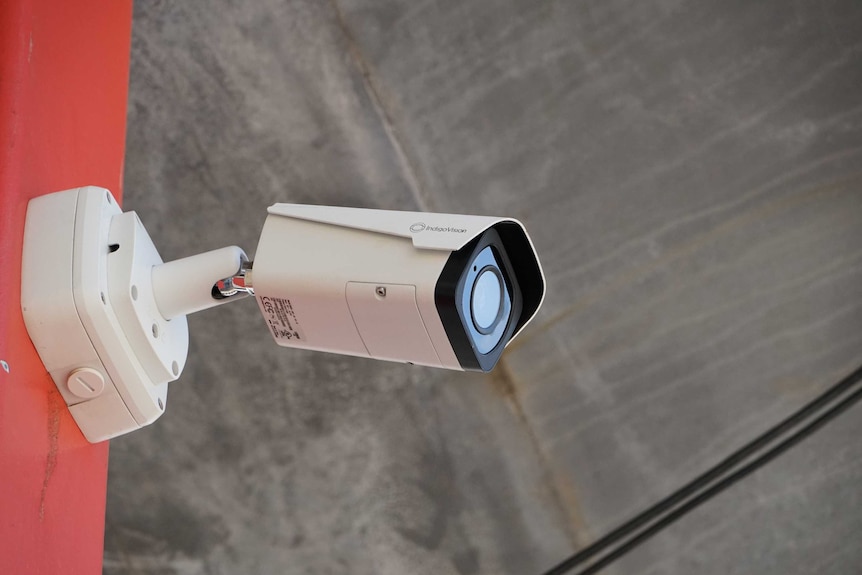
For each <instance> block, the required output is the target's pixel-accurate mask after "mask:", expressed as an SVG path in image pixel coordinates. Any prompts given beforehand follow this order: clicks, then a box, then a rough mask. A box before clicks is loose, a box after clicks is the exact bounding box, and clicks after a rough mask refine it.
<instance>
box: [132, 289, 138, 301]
mask: <svg viewBox="0 0 862 575" xmlns="http://www.w3.org/2000/svg"><path fill="white" fill-rule="evenodd" d="M132 299H133V300H137V299H138V286H132Z"/></svg>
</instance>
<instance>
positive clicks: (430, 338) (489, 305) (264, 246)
mask: <svg viewBox="0 0 862 575" xmlns="http://www.w3.org/2000/svg"><path fill="white" fill-rule="evenodd" d="M268 212H269V213H268V216H267V219H266V222H265V223H264V226H263V231H262V233H261V236H260V242H259V244H258V247H257V252H256V254H255V261H254V268H253V275H252V278H251V279H252V280H253V282H252V283H253V286H254V292H255V297H256V298H257V301H258V305H259V306H260V310H261V313H262V314H263V316H264V319H265V321H266V323H267V325H268V327H269V330H270V333H271V334H272V336H273V338H274V339H275V341H276V343H278V344H279V345H282V346H286V347H295V348H303V349H311V350H317V351H328V352H335V353H342V354H348V355H355V356H361V357H372V358H375V359H383V360H389V361H398V362H404V363H413V364H420V365H428V366H433V367H444V368H449V369H458V370H473V371H485V372H487V371H490V370H491V369H492V368H493V367H494V365H495V364H496V363H497V361H498V360H499V358H500V355H501V354H502V352H503V349H504V348H505V347H506V345H507V344H508V343H509V342H510V341H511V340H512V339H513V338H514V337H515V336H517V334H518V333H519V332H520V331H521V330H522V329H523V328H524V326H525V325H526V324H527V323H528V322H529V321H530V320H531V319H532V318H533V317H534V316H535V314H536V312H537V311H538V309H539V306H540V305H541V303H542V300H543V298H544V294H545V280H544V275H543V273H542V268H541V264H540V263H539V260H538V257H537V256H536V252H535V249H534V248H533V244H532V242H531V240H530V238H529V236H528V235H527V232H526V230H525V229H524V227H523V225H522V224H521V223H520V222H519V221H517V220H514V219H511V218H495V217H484V216H465V215H457V214H430V213H422V212H400V211H389V210H370V209H361V208H342V207H331V206H310V205H298V204H275V205H273V206H271V207H270V208H269V210H268Z"/></svg>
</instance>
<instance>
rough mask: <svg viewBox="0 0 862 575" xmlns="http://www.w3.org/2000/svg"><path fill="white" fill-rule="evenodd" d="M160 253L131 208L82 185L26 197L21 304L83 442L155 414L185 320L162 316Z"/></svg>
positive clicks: (177, 359) (184, 349)
mask: <svg viewBox="0 0 862 575" xmlns="http://www.w3.org/2000/svg"><path fill="white" fill-rule="evenodd" d="M161 263H162V260H161V258H160V257H159V254H158V252H157V251H156V249H155V247H154V246H153V243H152V241H151V240H150V237H149V235H148V234H147V232H146V230H145V229H144V227H143V226H142V225H141V222H140V220H139V219H138V218H137V216H136V215H135V214H134V212H129V213H125V214H124V213H122V211H121V210H120V207H119V206H118V205H117V203H116V202H115V201H114V199H113V197H112V196H111V194H110V192H108V191H107V190H105V189H103V188H97V187H94V186H88V187H83V188H77V189H73V190H68V191H65V192H58V193H54V194H49V195H46V196H42V197H39V198H35V199H33V200H31V201H30V203H29V205H28V208H27V219H26V224H25V230H24V252H23V263H22V270H21V307H22V312H23V315H24V322H25V324H26V326H27V331H28V333H29V334H30V338H31V339H32V341H33V343H34V345H35V346H36V350H37V351H38V353H39V355H40V357H41V358H42V362H43V363H44V364H45V368H46V369H47V370H48V372H49V373H50V375H51V377H52V378H53V380H54V382H55V383H56V385H57V388H58V389H59V391H60V393H61V394H62V395H63V398H64V399H65V400H66V404H67V405H68V406H69V410H70V411H71V413H72V415H73V416H74V418H75V421H76V422H77V423H78V426H79V427H80V428H81V431H82V432H83V434H84V436H85V437H86V438H87V439H88V440H89V441H90V442H97V441H103V440H105V439H109V438H111V437H116V436H117V435H121V434H123V433H127V432H129V431H132V430H134V429H137V428H139V427H142V426H144V425H147V424H149V423H152V422H153V421H155V420H156V419H157V418H158V417H159V416H160V415H161V414H162V413H163V412H164V408H165V405H166V403H167V390H168V382H169V381H173V380H174V379H176V378H177V377H178V376H179V374H180V373H181V371H182V369H183V366H184V365H185V360H186V356H187V353H188V327H187V324H186V319H185V317H181V318H176V319H173V320H171V321H167V320H165V319H164V318H163V317H162V315H161V314H160V313H159V310H158V307H157V305H156V301H155V299H154V296H153V291H152V287H151V285H152V281H151V277H150V274H151V270H152V269H153V266H155V265H158V264H161Z"/></svg>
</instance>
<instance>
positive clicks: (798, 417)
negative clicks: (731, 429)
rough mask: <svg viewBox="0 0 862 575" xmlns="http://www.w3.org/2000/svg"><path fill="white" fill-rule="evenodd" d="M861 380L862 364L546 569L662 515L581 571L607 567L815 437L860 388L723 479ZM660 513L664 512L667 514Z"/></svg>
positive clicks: (860, 394) (559, 570)
mask: <svg viewBox="0 0 862 575" xmlns="http://www.w3.org/2000/svg"><path fill="white" fill-rule="evenodd" d="M860 381H862V366H860V367H859V368H857V369H856V371H854V372H853V373H851V374H850V375H848V376H847V377H845V378H844V379H842V380H841V381H840V382H838V383H837V384H835V385H833V386H832V387H831V388H829V389H828V390H826V391H825V392H823V393H822V394H821V395H819V396H818V397H817V398H815V399H814V400H813V401H811V402H809V403H808V404H806V405H805V406H803V407H802V408H801V409H799V410H798V411H796V412H795V413H793V414H792V415H790V416H789V417H788V418H786V419H785V420H783V421H782V422H780V423H778V424H777V425H775V426H773V427H772V428H771V429H769V430H767V431H766V432H765V433H763V434H762V435H760V436H758V437H757V438H755V439H754V440H753V441H751V442H749V443H748V444H746V445H745V446H743V447H742V448H741V449H739V450H737V451H736V452H734V453H733V454H731V455H730V456H729V457H727V458H725V459H724V460H722V461H721V462H719V463H718V464H717V465H715V466H714V467H712V468H711V469H709V470H708V471H706V472H705V473H703V474H701V475H700V476H698V477H697V478H695V479H694V480H692V481H690V482H689V483H687V484H686V485H684V486H683V487H682V488H680V489H678V490H677V491H675V492H674V493H672V494H671V495H669V496H668V497H666V498H665V499H663V500H661V501H659V502H658V503H656V504H655V505H653V506H652V507H650V508H649V509H647V510H645V511H643V512H642V513H640V514H638V515H637V516H635V517H634V518H632V519H630V520H629V521H627V522H626V523H624V524H623V525H621V526H620V527H618V528H617V529H614V530H613V531H611V532H610V533H608V534H607V535H605V536H604V537H602V538H601V539H598V540H597V541H595V542H594V543H592V544H591V545H589V546H587V547H585V548H584V549H582V550H581V551H579V552H578V553H575V554H574V555H572V556H571V557H569V558H567V559H566V560H564V561H563V562H561V563H559V564H558V565H557V566H555V567H553V568H552V569H551V570H549V571H547V572H546V573H545V575H562V574H563V573H567V572H569V571H570V570H571V569H573V568H574V567H576V566H578V565H580V564H582V563H584V562H586V561H587V560H588V559H590V558H592V557H594V556H595V555H597V554H598V553H600V552H601V551H603V550H605V549H607V548H608V547H610V546H611V545H613V544H614V543H616V542H617V541H620V540H621V539H623V538H624V537H626V536H627V535H629V534H631V533H633V532H634V531H635V530H637V529H638V528H639V527H641V526H643V525H645V524H647V523H648V522H650V521H653V520H656V519H658V520H657V521H656V522H655V523H653V524H652V525H651V526H650V527H648V528H647V529H645V530H643V531H642V532H641V533H639V534H636V535H635V536H634V537H632V538H630V539H629V540H628V541H627V542H626V543H624V544H623V545H622V546H620V547H618V548H617V549H614V550H612V551H611V552H610V553H608V554H607V555H605V556H604V557H603V558H601V559H600V560H598V561H597V562H595V563H593V564H592V565H590V566H589V567H587V568H586V569H585V570H584V571H581V572H580V574H579V575H586V574H587V573H595V572H596V571H597V570H599V569H602V568H603V567H605V566H607V565H608V564H609V563H610V562H612V561H614V560H616V559H618V558H619V557H621V556H622V555H624V554H625V553H627V552H628V551H630V550H631V549H633V548H634V547H636V546H637V545H639V544H640V543H642V542H643V541H645V540H646V539H648V538H650V537H652V536H653V535H655V534H656V533H657V532H659V531H661V530H662V529H664V528H665V527H667V526H668V525H670V524H671V523H673V522H674V521H676V520H677V519H679V518H680V517H682V516H683V515H685V514H686V513H688V512H689V511H691V510H692V509H694V508H695V507H697V506H699V505H700V504H702V503H704V502H705V501H707V500H708V499H710V498H712V497H714V496H715V495H717V494H718V493H720V492H721V491H723V490H725V489H727V488H728V487H730V486H731V485H733V484H734V483H736V482H737V481H739V480H740V479H742V478H743V477H745V476H747V475H749V474H750V473H752V472H754V471H755V470H757V469H759V468H760V467H762V466H763V465H765V464H766V463H768V462H769V461H771V460H772V459H774V458H775V457H777V456H778V455H780V454H781V453H783V452H784V451H786V450H787V449H788V448H790V447H792V446H793V445H795V444H797V443H799V442H800V441H802V440H803V439H805V438H806V437H808V436H809V435H811V434H812V433H813V432H814V431H816V430H817V429H819V428H820V427H822V426H823V425H825V424H826V423H827V422H828V421H830V420H831V419H833V418H834V417H836V416H837V415H838V414H840V413H841V412H843V411H845V410H846V409H848V408H849V407H850V406H852V405H853V404H854V403H856V402H857V401H859V399H860V398H862V389H860V390H857V391H855V392H854V393H853V394H852V395H850V396H848V397H846V398H844V399H843V400H842V401H841V402H839V403H837V404H835V405H834V406H833V407H832V408H830V409H829V410H827V411H826V412H825V413H823V415H821V416H820V417H818V418H817V419H815V420H814V421H812V422H811V423H809V424H808V425H806V426H805V427H803V428H802V429H801V430H799V431H797V432H796V433H795V434H793V435H792V436H790V437H789V438H787V439H785V440H784V441H782V442H781V443H779V444H778V445H777V446H775V447H773V448H772V449H770V450H769V451H766V452H765V453H763V454H762V455H760V456H759V457H758V458H756V459H754V460H753V461H751V462H750V463H748V464H747V465H745V466H744V467H742V468H740V469H738V470H737V471H735V472H733V473H732V474H730V475H728V476H727V477H725V478H724V479H721V477H722V476H724V475H727V474H728V473H731V472H732V471H733V468H734V467H735V466H736V465H737V464H739V463H741V462H742V461H744V460H745V459H747V458H749V457H751V456H752V455H754V454H755V453H756V452H758V451H760V450H762V449H764V448H765V447H767V446H768V445H769V444H770V443H772V442H773V441H774V440H776V439H778V438H780V437H781V436H783V435H786V434H787V433H789V432H790V431H792V429H793V428H794V427H796V426H798V425H799V424H801V423H804V422H805V421H806V420H808V419H810V418H811V417H814V416H816V415H817V412H819V411H820V410H822V408H824V407H825V406H827V405H828V404H830V403H831V402H833V401H834V400H835V399H836V398H838V397H840V396H841V395H843V394H845V393H846V392H848V391H849V390H852V389H853V387H854V386H855V385H856V384H858V383H859V382H860ZM719 479H720V481H719V482H718V483H715V484H714V485H713V486H712V487H708V485H709V484H710V483H713V482H715V481H718V480H719ZM698 492H700V493H698ZM689 496H694V497H693V498H692V499H690V500H689V501H687V502H686V503H684V504H683V505H681V506H679V507H678V508H677V509H676V510H672V508H673V507H674V506H675V505H676V504H678V503H680V502H682V501H683V500H685V499H686V498H687V497H689ZM662 514H664V516H663V517H662Z"/></svg>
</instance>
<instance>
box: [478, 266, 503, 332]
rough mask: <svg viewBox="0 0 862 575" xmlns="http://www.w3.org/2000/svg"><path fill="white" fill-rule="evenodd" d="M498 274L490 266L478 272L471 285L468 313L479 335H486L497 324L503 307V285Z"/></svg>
mask: <svg viewBox="0 0 862 575" xmlns="http://www.w3.org/2000/svg"><path fill="white" fill-rule="evenodd" d="M501 280H502V278H500V272H499V271H498V270H497V269H496V268H494V267H491V266H488V267H486V268H485V269H483V270H482V271H481V272H479V275H478V277H477V278H476V283H474V284H473V294H472V297H471V299H470V312H471V314H472V315H473V323H474V324H475V325H476V329H478V330H479V331H480V332H481V333H488V332H490V331H491V328H492V327H493V326H494V324H495V323H496V322H497V317H498V316H499V315H500V308H501V307H502V305H503V284H502V281H501Z"/></svg>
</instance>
